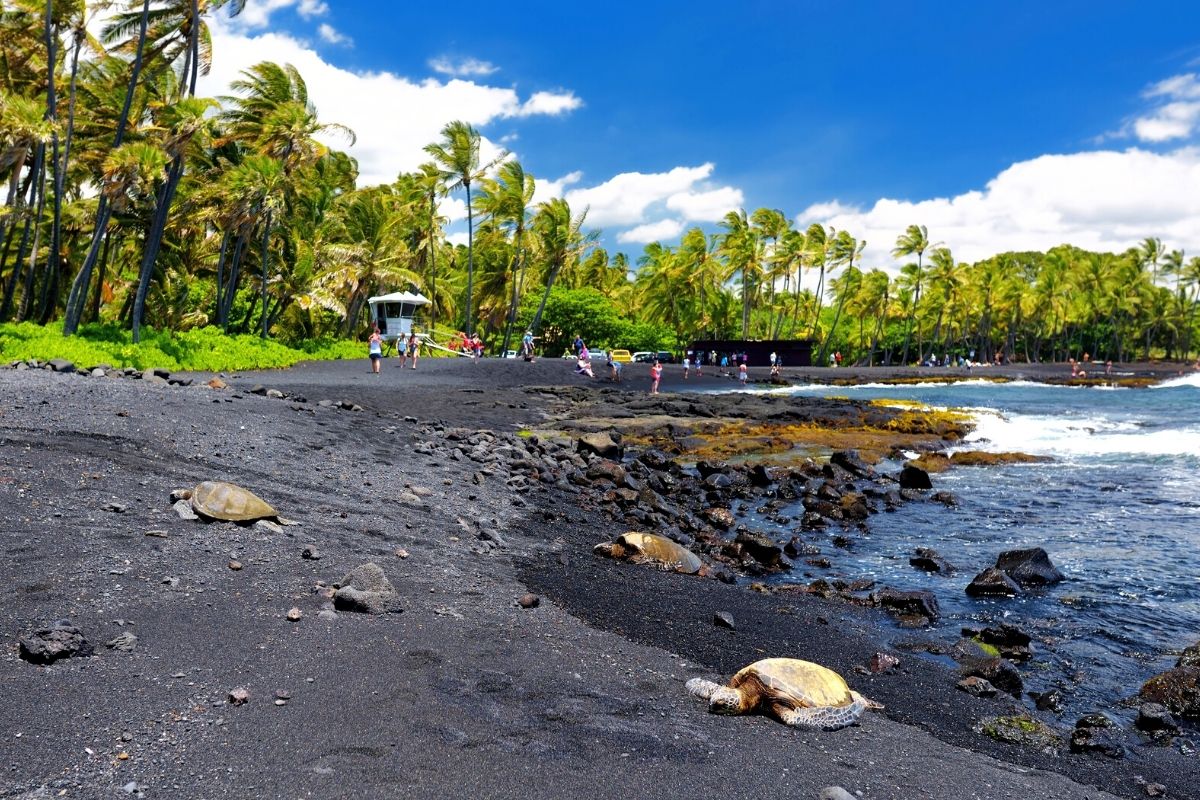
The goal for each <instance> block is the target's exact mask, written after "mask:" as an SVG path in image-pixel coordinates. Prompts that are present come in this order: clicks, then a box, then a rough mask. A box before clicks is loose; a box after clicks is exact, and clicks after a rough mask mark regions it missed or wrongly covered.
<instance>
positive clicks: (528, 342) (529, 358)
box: [521, 330, 533, 364]
mask: <svg viewBox="0 0 1200 800" xmlns="http://www.w3.org/2000/svg"><path fill="white" fill-rule="evenodd" d="M521 355H522V356H524V357H525V361H526V362H528V363H530V364H532V363H533V331H532V330H528V331H525V336H524V337H522V339H521Z"/></svg>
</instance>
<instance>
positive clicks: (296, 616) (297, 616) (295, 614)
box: [287, 606, 304, 622]
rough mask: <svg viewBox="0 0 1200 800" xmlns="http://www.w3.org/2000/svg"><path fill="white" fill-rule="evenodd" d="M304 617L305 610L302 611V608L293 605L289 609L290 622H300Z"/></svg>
mask: <svg viewBox="0 0 1200 800" xmlns="http://www.w3.org/2000/svg"><path fill="white" fill-rule="evenodd" d="M303 617H304V612H303V611H301V610H300V609H298V608H296V607H295V606H292V607H291V608H289V609H288V612H287V618H288V622H299V621H300V620H301V619H302V618H303Z"/></svg>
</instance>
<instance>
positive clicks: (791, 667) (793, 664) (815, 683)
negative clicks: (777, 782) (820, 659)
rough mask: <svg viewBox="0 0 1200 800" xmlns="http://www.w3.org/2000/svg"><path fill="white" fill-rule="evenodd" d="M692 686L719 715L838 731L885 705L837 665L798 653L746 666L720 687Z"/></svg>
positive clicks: (691, 683)
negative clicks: (855, 686)
mask: <svg viewBox="0 0 1200 800" xmlns="http://www.w3.org/2000/svg"><path fill="white" fill-rule="evenodd" d="M686 685H687V690H688V691H689V692H691V693H692V694H694V695H696V696H697V697H703V698H704V699H705V700H708V710H709V711H711V712H713V713H714V714H751V713H754V712H756V711H757V712H759V713H762V714H767V715H769V716H772V717H775V718H776V719H778V720H779V721H780V722H782V723H784V724H786V725H792V726H794V727H797V728H806V729H809V730H823V731H836V730H838V729H839V728H845V727H848V726H850V725H853V724H854V723H855V722H856V721H857V720H858V718H859V716H861V715H862V712H863V711H865V710H866V709H872V710H879V709H882V708H883V706H881V705H879V704H878V703H874V702H872V701H870V700H868V699H867V698H865V697H863V696H862V695H861V694H859V693H858V692H855V691H852V690H851V689H850V687H849V686H847V685H846V681H844V680H843V679H842V676H841V675H838V674H837V673H836V672H834V671H833V670H831V669H827V668H825V667H822V666H821V665H820V664H814V663H812V662H811V661H801V660H800V659H798V658H764V659H763V660H762V661H755V662H754V663H753V664H751V665H750V666H748V667H746V668H744V669H742V670H741V671H739V672H738V673H737V674H736V675H734V676H733V678H732V679H731V680H730V681H729V685H728V686H720V685H718V684H716V683H713V682H712V681H706V680H704V679H703V678H692V679H691V680H690V681H688V682H687V684H686Z"/></svg>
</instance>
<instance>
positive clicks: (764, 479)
mask: <svg viewBox="0 0 1200 800" xmlns="http://www.w3.org/2000/svg"><path fill="white" fill-rule="evenodd" d="M749 478H750V482H751V483H752V484H754V485H755V486H758V487H760V488H762V487H766V486H770V485H771V484H772V483H774V482H775V479H774V478H773V477H771V471H770V470H769V469H767V465H766V464H755V465H754V467H753V468H752V469H751V470H750V474H749Z"/></svg>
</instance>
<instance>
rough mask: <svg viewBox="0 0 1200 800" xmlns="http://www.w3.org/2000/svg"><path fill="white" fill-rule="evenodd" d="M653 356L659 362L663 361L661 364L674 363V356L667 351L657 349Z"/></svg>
mask: <svg viewBox="0 0 1200 800" xmlns="http://www.w3.org/2000/svg"><path fill="white" fill-rule="evenodd" d="M654 357H655V358H657V359H658V360H659V362H660V363H663V364H674V363H675V356H674V355H672V354H671V353H668V352H667V351H666V350H659V351H658V352H657V353H655V354H654Z"/></svg>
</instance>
